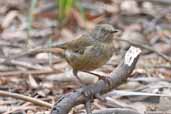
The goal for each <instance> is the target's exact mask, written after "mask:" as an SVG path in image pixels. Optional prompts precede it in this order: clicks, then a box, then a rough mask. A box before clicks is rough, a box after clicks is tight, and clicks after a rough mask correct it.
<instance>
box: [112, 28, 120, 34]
mask: <svg viewBox="0 0 171 114" xmlns="http://www.w3.org/2000/svg"><path fill="white" fill-rule="evenodd" d="M118 32H120V30H118V29H114V30H112V31H111V33H118Z"/></svg>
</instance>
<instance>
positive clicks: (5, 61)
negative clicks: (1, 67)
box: [0, 58, 43, 70]
mask: <svg viewBox="0 0 171 114" xmlns="http://www.w3.org/2000/svg"><path fill="white" fill-rule="evenodd" d="M0 64H6V65H16V66H22V67H25V68H29V69H35V70H38V69H43V67H41V66H40V65H33V64H30V63H28V62H24V61H18V60H8V59H5V58H0Z"/></svg>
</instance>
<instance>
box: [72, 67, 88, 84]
mask: <svg viewBox="0 0 171 114" xmlns="http://www.w3.org/2000/svg"><path fill="white" fill-rule="evenodd" d="M73 74H74V76H75V77H76V78H77V80H78V82H79V84H80V85H81V86H83V87H84V86H85V84H84V82H83V81H82V80H81V79H80V77H79V76H78V71H77V70H74V69H73Z"/></svg>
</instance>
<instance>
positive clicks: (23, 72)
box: [0, 70, 56, 76]
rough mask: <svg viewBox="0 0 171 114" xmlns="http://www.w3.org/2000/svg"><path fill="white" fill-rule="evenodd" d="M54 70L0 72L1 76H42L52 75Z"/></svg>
mask: <svg viewBox="0 0 171 114" xmlns="http://www.w3.org/2000/svg"><path fill="white" fill-rule="evenodd" d="M54 72H56V71H54V70H28V71H8V72H0V76H21V75H29V74H31V75H36V76H38V75H41V74H52V73H54Z"/></svg>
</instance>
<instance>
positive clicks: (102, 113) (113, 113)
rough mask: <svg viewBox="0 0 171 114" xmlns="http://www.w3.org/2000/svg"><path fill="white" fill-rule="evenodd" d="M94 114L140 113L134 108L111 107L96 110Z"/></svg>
mask: <svg viewBox="0 0 171 114" xmlns="http://www.w3.org/2000/svg"><path fill="white" fill-rule="evenodd" d="M93 114H140V113H138V112H137V111H135V110H133V109H127V108H110V109H105V110H99V111H96V112H94V113H93Z"/></svg>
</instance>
